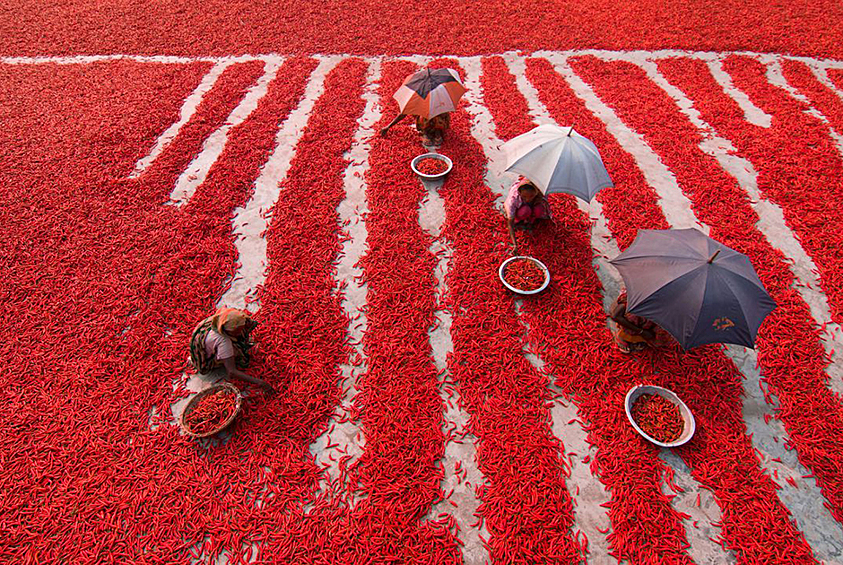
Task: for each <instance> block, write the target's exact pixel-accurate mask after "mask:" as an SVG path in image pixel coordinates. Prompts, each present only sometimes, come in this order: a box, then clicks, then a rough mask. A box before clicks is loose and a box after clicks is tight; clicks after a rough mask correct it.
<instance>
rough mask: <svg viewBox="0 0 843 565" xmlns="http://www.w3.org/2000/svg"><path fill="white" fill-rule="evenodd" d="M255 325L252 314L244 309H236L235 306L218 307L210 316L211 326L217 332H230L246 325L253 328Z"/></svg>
mask: <svg viewBox="0 0 843 565" xmlns="http://www.w3.org/2000/svg"><path fill="white" fill-rule="evenodd" d="M256 325H257V322H255V321H254V320H253V319H252V315H251V314H249V313H248V312H246V311H245V310H238V309H237V308H226V307H223V308H220V309H219V310H217V311H216V313H214V315H213V316H211V326H212V327H213V328H214V330H216V331H217V333H221V334H222V333H225V334H230V333H231V332H233V331H236V330H237V328H239V327H242V326H246V327H247V329H250V328H253V327H255V326H256Z"/></svg>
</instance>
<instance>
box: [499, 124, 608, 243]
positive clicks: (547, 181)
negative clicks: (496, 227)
mask: <svg viewBox="0 0 843 565" xmlns="http://www.w3.org/2000/svg"><path fill="white" fill-rule="evenodd" d="M502 150H503V152H504V156H505V157H506V170H507V171H513V172H517V173H521V174H522V175H523V176H524V177H526V179H529V180H526V179H524V178H522V179H519V180H518V181H516V182H515V183H514V184H513V185H512V186H511V187H510V189H509V194H508V195H507V199H506V203H505V205H504V212H505V213H506V216H507V223H508V227H509V234H510V238H511V239H512V244H513V251H515V252H517V249H518V244H517V241H516V239H515V230H516V229H518V228H519V227H522V226H523V227H528V228H529V226H531V225H533V224H534V223H535V222H537V221H541V220H543V219H547V218H550V217H551V215H550V206H549V205H548V203H547V200H546V198H545V196H546V195H548V194H554V193H565V194H573V195H574V196H576V197H578V198H580V199H582V200H584V201H586V202H590V201H591V199H592V198H594V195H595V194H597V193H598V192H599V191H600V190H601V189H603V188H605V187H607V186H614V184H613V183H612V179H611V178H610V177H609V173H608V172H607V171H606V167H605V165H604V164H603V159H601V158H600V152H599V151H598V150H597V147H596V146H595V145H594V143H592V142H591V141H590V140H589V139H587V138H585V137H583V136H582V135H580V134H578V133H577V132H576V131H574V128H573V127H564V128H563V127H559V126H557V125H551V124H543V125H540V126H537V127H535V128H533V129H532V130H530V131H528V132H527V133H524V134H522V135H519V136H517V137H514V138H512V139H510V140H509V141H507V142H506V143H505V144H504V145H503V147H502ZM519 224H522V225H519Z"/></svg>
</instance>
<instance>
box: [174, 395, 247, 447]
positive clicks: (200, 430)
mask: <svg viewBox="0 0 843 565" xmlns="http://www.w3.org/2000/svg"><path fill="white" fill-rule="evenodd" d="M242 400H243V398H242V396H240V391H239V390H237V387H235V386H234V385H233V384H231V383H222V384H218V385H215V386H212V387H211V388H209V389H206V390H203V391H202V392H200V393H199V394H197V395H196V396H194V397H193V398H191V399H190V402H188V403H187V406H185V408H184V412H182V414H181V418H179V424H180V425H181V428H182V430H184V433H185V434H187V435H188V436H190V437H194V438H205V437H210V436H212V435H215V434H218V433H220V432H221V431H223V430H224V429H225V428H227V427H228V426H229V425H231V423H232V422H233V421H234V418H235V417H236V416H237V414H239V413H240V406H241V403H242Z"/></svg>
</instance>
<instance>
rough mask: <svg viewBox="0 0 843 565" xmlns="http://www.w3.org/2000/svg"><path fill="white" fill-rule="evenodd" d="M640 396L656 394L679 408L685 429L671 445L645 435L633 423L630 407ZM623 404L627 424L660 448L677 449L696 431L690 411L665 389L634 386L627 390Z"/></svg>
mask: <svg viewBox="0 0 843 565" xmlns="http://www.w3.org/2000/svg"><path fill="white" fill-rule="evenodd" d="M642 394H658V395H659V396H661V397H663V398H666V399H668V400H669V401H671V402H672V403H674V404H675V405H677V406H678V407H679V414H680V416H682V420H683V421H684V422H685V427H684V428H683V429H682V434H681V435H680V436H679V438H678V439H677V440H676V441H673V442H671V443H662V442H660V441H658V440H657V439H655V438H652V437H650V436H649V435H647V434H646V433H645V432H644V430H642V429H641V428H639V427H638V424H636V423H635V419H634V418H633V417H632V405H633V404H634V403H635V401H636V400H638V397H639V396H641V395H642ZM624 404H625V408H626V417H627V418H629V423H630V424H632V427H633V428H635V431H636V432H638V433H639V434H641V435H642V436H643V437H644V439H646V440H647V441H649V442H651V443H655V444H656V445H658V446H660V447H679V446H680V445H683V444H686V443H688V441H690V440H691V438H692V437H694V432H695V431H696V429H697V424H696V422H694V415H693V414H691V410H690V409H689V408H688V407H687V406H686V405H685V403H684V402H682V400H680V399H679V397H678V396H676V394H675V393H674V392H673V391H671V390H667V389H666V388H662V387H660V386H652V385H638V386H634V387H632V388H631V389H629V392H627V393H626V401H625V403H624Z"/></svg>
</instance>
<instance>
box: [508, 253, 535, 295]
mask: <svg viewBox="0 0 843 565" xmlns="http://www.w3.org/2000/svg"><path fill="white" fill-rule="evenodd" d="M503 277H504V279H506V282H508V283H509V284H510V285H512V286H513V287H515V288H517V289H519V290H524V291H531V290H538V289H539V288H541V286H542V285H543V284H544V279H545V275H544V271H543V270H542V269H541V267H539V266H538V265H537V264H536V262H535V261H533V260H531V259H526V258H522V259H515V260H514V261H510V262H509V263H507V265H506V268H505V269H504V272H503Z"/></svg>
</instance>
